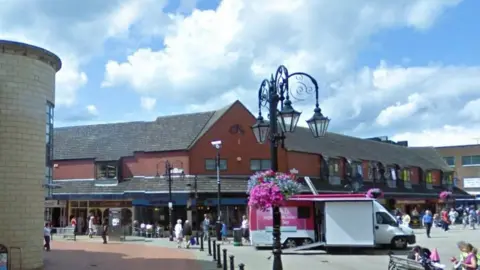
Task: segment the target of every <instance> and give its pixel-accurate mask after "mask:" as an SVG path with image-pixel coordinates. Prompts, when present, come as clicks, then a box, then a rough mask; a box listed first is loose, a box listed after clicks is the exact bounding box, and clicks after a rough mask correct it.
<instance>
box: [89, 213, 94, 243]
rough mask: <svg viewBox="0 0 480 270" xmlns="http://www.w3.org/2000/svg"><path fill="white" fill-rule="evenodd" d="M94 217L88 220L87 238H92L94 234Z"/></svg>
mask: <svg viewBox="0 0 480 270" xmlns="http://www.w3.org/2000/svg"><path fill="white" fill-rule="evenodd" d="M94 220H95V217H94V216H90V219H89V220H88V237H90V238H93V235H94V234H95V224H94Z"/></svg>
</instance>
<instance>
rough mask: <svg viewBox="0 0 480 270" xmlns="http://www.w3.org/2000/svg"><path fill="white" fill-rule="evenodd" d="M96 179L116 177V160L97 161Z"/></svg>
mask: <svg viewBox="0 0 480 270" xmlns="http://www.w3.org/2000/svg"><path fill="white" fill-rule="evenodd" d="M96 167H97V179H116V178H117V169H118V166H117V162H97V164H96Z"/></svg>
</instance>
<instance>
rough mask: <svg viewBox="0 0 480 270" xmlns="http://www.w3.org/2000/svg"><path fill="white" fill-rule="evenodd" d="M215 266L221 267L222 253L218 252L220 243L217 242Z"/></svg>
mask: <svg viewBox="0 0 480 270" xmlns="http://www.w3.org/2000/svg"><path fill="white" fill-rule="evenodd" d="M217 268H222V254H221V253H220V244H217Z"/></svg>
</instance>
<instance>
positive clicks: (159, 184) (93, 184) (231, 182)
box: [52, 176, 248, 194]
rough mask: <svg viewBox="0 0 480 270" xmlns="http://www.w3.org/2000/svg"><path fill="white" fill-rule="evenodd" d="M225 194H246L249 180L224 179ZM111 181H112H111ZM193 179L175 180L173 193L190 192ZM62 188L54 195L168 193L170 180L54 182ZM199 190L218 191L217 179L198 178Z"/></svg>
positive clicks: (150, 178)
mask: <svg viewBox="0 0 480 270" xmlns="http://www.w3.org/2000/svg"><path fill="white" fill-rule="evenodd" d="M221 179H222V182H221V183H222V190H223V192H229V193H231V192H234V193H245V192H246V190H247V179H248V176H245V177H244V178H238V177H235V178H231V177H230V178H229V177H222V178H221ZM110 181H111V180H110ZM193 181H194V180H193V178H190V177H189V178H185V179H183V180H182V179H180V178H173V180H172V192H189V191H190V188H189V187H188V186H187V184H189V183H190V184H191V185H193V183H194V182H193ZM53 183H54V184H56V185H58V186H59V187H60V188H58V189H54V190H53V191H52V192H53V194H65V193H68V194H95V193H124V192H125V193H127V192H158V191H163V192H167V191H168V180H167V179H166V178H164V177H160V178H155V177H137V178H133V179H128V180H124V181H121V182H119V183H118V182H116V181H115V183H103V182H101V183H100V184H99V180H78V181H75V180H73V181H72V180H61V181H55V180H54V181H53ZM197 190H198V192H199V193H202V192H203V193H208V192H216V191H217V179H216V177H215V176H198V178H197Z"/></svg>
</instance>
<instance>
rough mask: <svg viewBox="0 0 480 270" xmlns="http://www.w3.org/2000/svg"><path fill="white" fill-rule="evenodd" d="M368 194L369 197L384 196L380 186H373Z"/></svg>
mask: <svg viewBox="0 0 480 270" xmlns="http://www.w3.org/2000/svg"><path fill="white" fill-rule="evenodd" d="M366 195H367V197H368V198H373V199H377V198H381V197H383V192H382V190H381V189H379V188H371V189H369V190H368V191H367V194H366Z"/></svg>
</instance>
